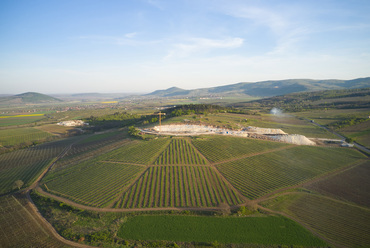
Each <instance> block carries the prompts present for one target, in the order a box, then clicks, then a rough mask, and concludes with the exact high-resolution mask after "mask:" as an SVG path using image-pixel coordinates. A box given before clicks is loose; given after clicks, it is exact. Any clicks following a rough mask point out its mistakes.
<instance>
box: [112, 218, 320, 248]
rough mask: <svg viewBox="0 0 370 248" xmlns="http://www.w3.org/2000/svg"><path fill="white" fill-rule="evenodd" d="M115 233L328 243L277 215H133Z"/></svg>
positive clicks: (148, 237)
mask: <svg viewBox="0 0 370 248" xmlns="http://www.w3.org/2000/svg"><path fill="white" fill-rule="evenodd" d="M117 235H118V236H119V237H121V238H125V239H134V240H171V241H186V242H194V241H195V242H209V243H214V244H218V243H234V244H238V243H242V244H259V245H288V246H291V245H294V246H305V247H325V246H327V244H326V243H325V242H323V241H322V240H320V239H319V238H317V237H315V236H313V235H312V234H311V233H309V232H308V231H307V230H305V229H304V228H302V227H301V226H299V225H298V224H296V223H295V222H293V221H291V220H289V219H286V218H284V217H277V216H268V217H243V218H236V217H209V216H168V215H159V216H134V217H131V218H127V222H125V223H124V224H122V226H121V228H120V229H119V231H118V234H117Z"/></svg>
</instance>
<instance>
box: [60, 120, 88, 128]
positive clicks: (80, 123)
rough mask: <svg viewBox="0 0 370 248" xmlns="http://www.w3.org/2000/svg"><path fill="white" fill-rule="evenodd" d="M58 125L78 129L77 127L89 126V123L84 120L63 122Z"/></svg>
mask: <svg viewBox="0 0 370 248" xmlns="http://www.w3.org/2000/svg"><path fill="white" fill-rule="evenodd" d="M57 125H59V126H65V127H77V126H87V125H89V123H86V122H84V121H82V120H71V121H61V122H58V123H57Z"/></svg>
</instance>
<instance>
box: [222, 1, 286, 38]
mask: <svg viewBox="0 0 370 248" xmlns="http://www.w3.org/2000/svg"><path fill="white" fill-rule="evenodd" d="M226 9H228V10H226V11H227V12H226V14H227V15H230V16H233V17H236V18H243V19H248V20H250V21H251V22H252V23H253V24H255V25H261V26H265V27H268V28H269V29H270V30H272V31H273V32H274V33H281V32H283V31H284V30H285V29H286V28H287V27H288V26H289V21H288V20H287V18H286V17H285V16H284V15H283V14H282V13H281V12H278V11H274V10H270V9H268V8H263V7H255V6H248V5H247V6H246V5H241V6H240V5H234V6H233V5H231V6H229V7H228V8H226Z"/></svg>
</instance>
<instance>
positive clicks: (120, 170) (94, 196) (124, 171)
mask: <svg viewBox="0 0 370 248" xmlns="http://www.w3.org/2000/svg"><path fill="white" fill-rule="evenodd" d="M142 170H143V167H141V166H135V165H128V164H125V165H122V164H115V163H103V162H95V163H94V162H89V161H88V162H85V163H82V164H79V165H76V166H73V167H70V168H68V169H67V170H63V171H59V175H58V173H56V174H57V175H56V176H58V177H56V178H55V179H51V180H50V181H46V180H47V179H46V180H44V181H43V183H44V185H46V187H45V188H46V189H47V190H49V191H51V192H53V193H56V194H59V195H61V196H64V197H67V198H70V199H72V200H74V201H76V202H80V203H82V204H86V205H91V206H97V207H104V206H107V205H108V204H110V203H112V201H113V200H114V199H115V198H116V197H117V195H118V194H119V193H120V192H121V191H122V190H123V189H124V187H125V186H126V185H127V184H128V183H129V182H130V180H132V178H133V177H134V176H135V175H136V174H137V173H139V172H141V171H142Z"/></svg>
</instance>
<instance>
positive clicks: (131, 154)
mask: <svg viewBox="0 0 370 248" xmlns="http://www.w3.org/2000/svg"><path fill="white" fill-rule="evenodd" d="M170 141H171V140H170V139H168V138H158V139H153V140H150V141H138V140H136V141H133V142H130V143H128V144H127V145H124V146H122V147H120V148H118V149H116V150H114V151H111V152H109V153H106V154H104V155H102V156H101V157H100V159H101V160H106V161H115V162H125V163H135V164H150V163H152V162H154V160H155V159H156V158H157V156H158V155H159V154H160V153H161V152H162V151H163V150H164V149H165V147H166V146H167V145H168V144H169V142H170Z"/></svg>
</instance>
